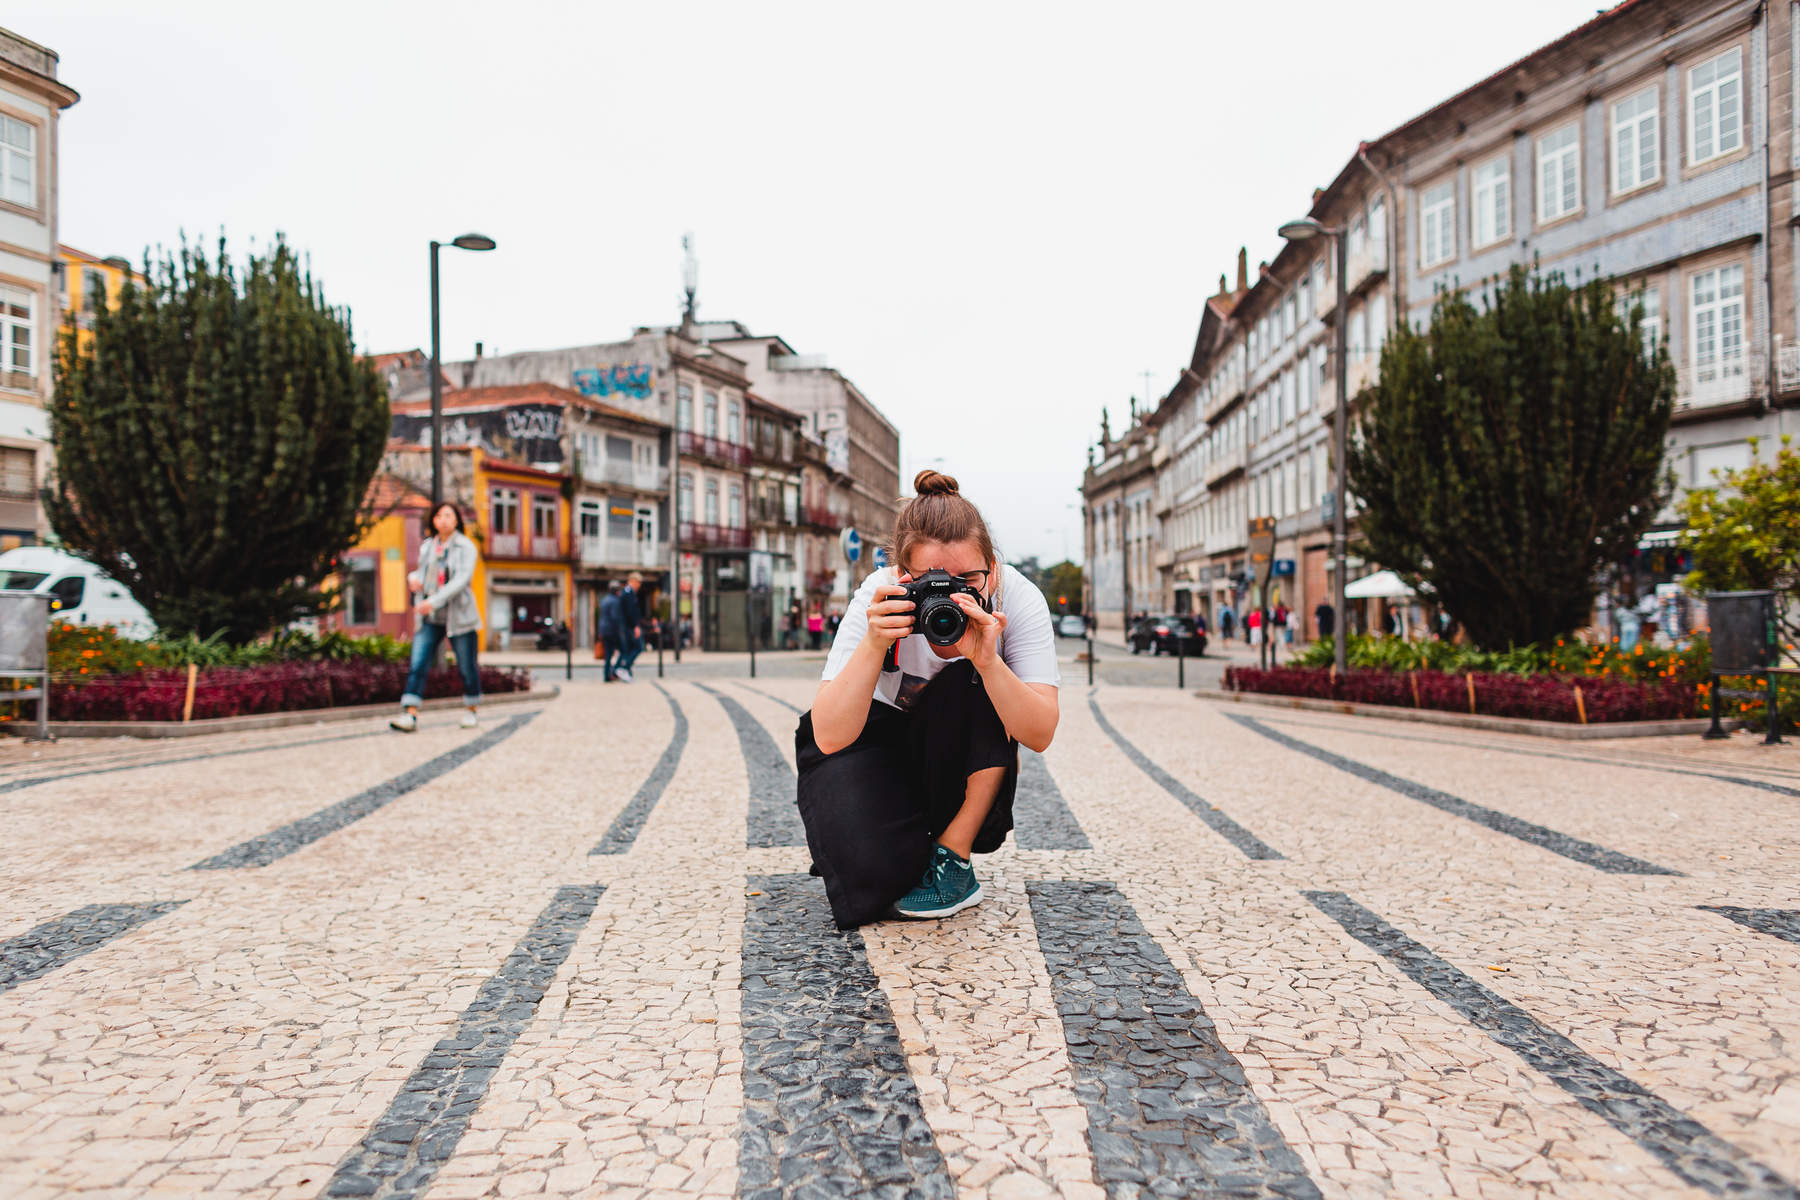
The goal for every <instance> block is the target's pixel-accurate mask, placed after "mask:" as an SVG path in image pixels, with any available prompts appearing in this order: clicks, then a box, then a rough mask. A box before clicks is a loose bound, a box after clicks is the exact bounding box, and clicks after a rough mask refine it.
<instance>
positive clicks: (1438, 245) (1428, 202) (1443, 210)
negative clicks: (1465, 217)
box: [1419, 181, 1456, 267]
mask: <svg viewBox="0 0 1800 1200" xmlns="http://www.w3.org/2000/svg"><path fill="white" fill-rule="evenodd" d="M1455 257H1456V183H1455V182H1454V181H1450V182H1446V183H1440V184H1438V185H1437V186H1436V187H1434V188H1430V189H1427V190H1426V191H1425V192H1424V193H1423V194H1422V195H1420V197H1419V265H1420V266H1421V267H1434V266H1436V265H1437V264H1438V263H1442V262H1449V261H1450V260H1451V259H1453V258H1455Z"/></svg>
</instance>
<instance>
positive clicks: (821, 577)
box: [806, 571, 837, 596]
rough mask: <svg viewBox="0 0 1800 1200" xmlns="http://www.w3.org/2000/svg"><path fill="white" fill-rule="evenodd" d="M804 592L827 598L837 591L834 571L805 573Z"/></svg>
mask: <svg viewBox="0 0 1800 1200" xmlns="http://www.w3.org/2000/svg"><path fill="white" fill-rule="evenodd" d="M806 590H807V591H808V592H810V593H813V594H815V595H820V596H829V595H830V594H831V593H832V592H834V591H836V590H837V572H836V571H808V572H807V573H806Z"/></svg>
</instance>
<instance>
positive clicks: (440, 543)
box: [388, 500, 481, 733]
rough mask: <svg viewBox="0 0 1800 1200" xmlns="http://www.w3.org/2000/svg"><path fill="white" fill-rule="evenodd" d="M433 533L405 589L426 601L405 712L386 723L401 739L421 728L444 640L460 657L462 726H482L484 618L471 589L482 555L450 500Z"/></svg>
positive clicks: (434, 520) (434, 518)
mask: <svg viewBox="0 0 1800 1200" xmlns="http://www.w3.org/2000/svg"><path fill="white" fill-rule="evenodd" d="M431 530H432V536H430V537H428V538H426V539H425V540H424V541H423V542H422V543H420V545H419V569H418V570H416V571H413V572H412V573H410V574H409V575H407V577H406V582H407V586H408V587H410V588H411V589H412V590H413V591H415V592H424V593H425V598H424V599H422V600H420V601H419V603H418V604H416V605H414V606H413V613H414V614H415V615H416V616H417V617H418V620H419V623H418V627H417V628H416V629H415V630H414V631H413V643H412V666H411V668H410V669H409V670H408V671H407V673H406V694H405V695H403V696H401V697H400V704H401V707H402V708H403V709H404V711H403V712H402V713H401V714H400V715H399V716H397V717H395V718H394V719H393V720H391V721H389V722H388V725H389V726H391V727H392V728H394V729H397V730H399V731H400V732H401V733H412V732H413V731H414V730H416V729H418V727H419V705H420V704H422V703H424V695H425V676H426V673H427V672H429V671H430V670H431V663H432V660H433V659H435V658H436V657H437V651H438V646H440V645H441V644H442V643H443V641H444V639H445V638H449V639H450V649H452V650H453V651H455V652H456V667H457V670H459V671H461V672H462V681H463V703H464V704H465V705H467V706H468V711H467V712H465V713H463V715H462V720H461V721H460V722H459V724H460V725H462V727H463V728H464V729H473V728H475V727H476V726H477V725H478V724H480V718H479V717H478V716H477V715H476V714H477V710H478V709H479V708H480V706H481V670H480V668H479V667H477V666H476V663H475V642H476V640H477V638H478V634H479V630H480V629H481V613H480V612H479V611H478V610H477V609H476V606H475V593H474V591H473V589H471V588H470V586H469V585H470V584H471V583H472V582H474V579H475V565H476V559H477V556H478V554H479V551H477V550H476V549H475V543H474V542H473V541H471V540H469V535H468V534H466V533H464V532H463V519H462V510H461V509H459V508H457V507H456V505H454V504H452V503H450V501H448V500H445V501H442V502H440V503H439V504H438V505H437V506H436V507H435V508H433V509H432V510H431Z"/></svg>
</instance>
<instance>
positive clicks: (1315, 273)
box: [1312, 258, 1325, 305]
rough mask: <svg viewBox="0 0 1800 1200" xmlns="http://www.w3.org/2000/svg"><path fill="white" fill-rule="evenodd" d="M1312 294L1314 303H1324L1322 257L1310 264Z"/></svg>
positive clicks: (1323, 266) (1323, 263) (1323, 264)
mask: <svg viewBox="0 0 1800 1200" xmlns="http://www.w3.org/2000/svg"><path fill="white" fill-rule="evenodd" d="M1312 294H1313V302H1314V304H1315V305H1319V304H1323V303H1325V260H1324V259H1322V258H1321V259H1317V260H1315V261H1314V263H1313V265H1312Z"/></svg>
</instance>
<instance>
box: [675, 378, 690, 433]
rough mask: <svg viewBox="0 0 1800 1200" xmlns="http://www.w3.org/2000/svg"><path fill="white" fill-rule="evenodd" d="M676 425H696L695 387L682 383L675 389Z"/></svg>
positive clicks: (683, 427)
mask: <svg viewBox="0 0 1800 1200" xmlns="http://www.w3.org/2000/svg"><path fill="white" fill-rule="evenodd" d="M675 397H676V399H675V425H676V427H677V428H678V429H683V430H687V429H692V428H693V427H694V389H693V388H691V387H689V386H688V385H687V384H685V383H684V384H682V385H681V386H680V387H678V388H676V389H675Z"/></svg>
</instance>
